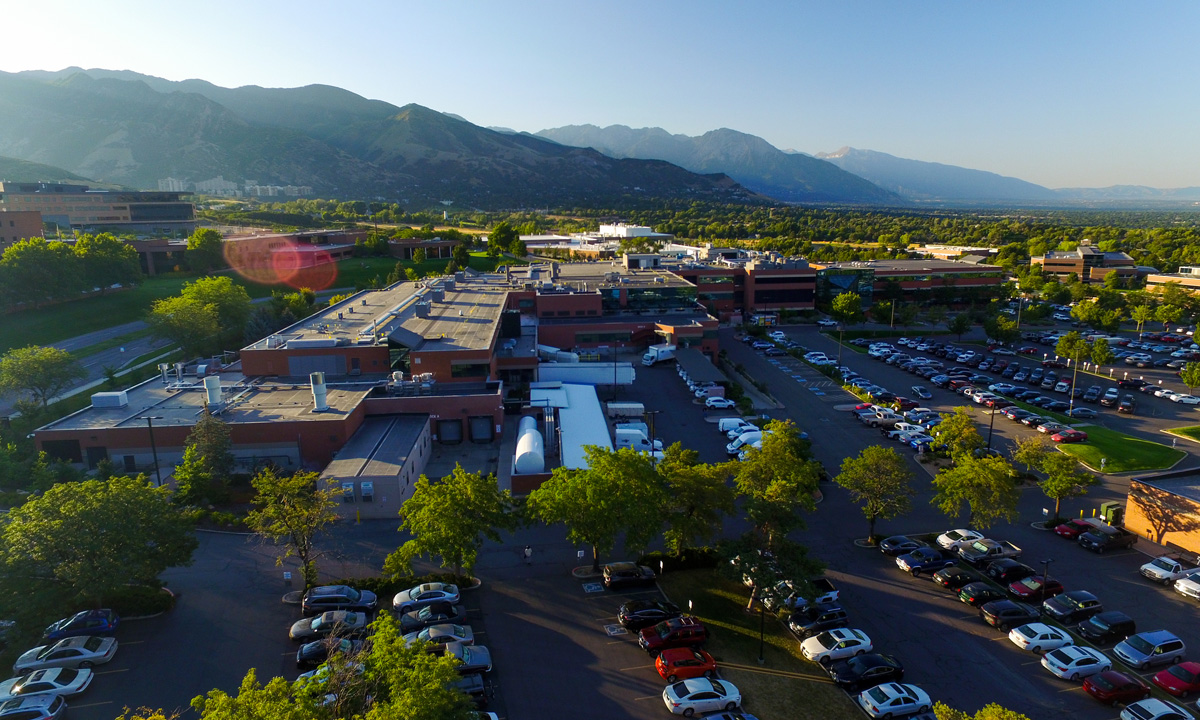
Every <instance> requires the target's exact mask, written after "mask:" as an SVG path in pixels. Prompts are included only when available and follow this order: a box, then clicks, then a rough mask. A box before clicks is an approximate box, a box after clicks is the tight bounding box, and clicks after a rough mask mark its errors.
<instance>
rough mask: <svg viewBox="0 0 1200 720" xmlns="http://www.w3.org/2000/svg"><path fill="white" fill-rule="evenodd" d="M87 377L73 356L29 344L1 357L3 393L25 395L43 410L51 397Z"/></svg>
mask: <svg viewBox="0 0 1200 720" xmlns="http://www.w3.org/2000/svg"><path fill="white" fill-rule="evenodd" d="M84 377H86V373H85V372H84V370H83V368H82V367H81V366H80V365H79V363H78V362H77V361H76V360H75V358H74V357H73V356H72V355H71V353H69V352H67V351H66V350H60V349H59V348H56V347H40V346H37V345H29V346H27V347H23V348H15V349H13V350H9V351H8V352H6V353H4V355H3V356H0V393H3V394H9V393H12V394H20V393H26V394H28V395H29V397H30V398H32V400H33V402H36V403H39V404H40V405H41V407H42V408H43V409H45V407H46V405H47V404H49V402H50V400H51V398H53V397H54V396H56V395H58V394H59V393H61V392H62V391H64V390H66V389H67V388H69V387H71V386H72V385H74V384H75V383H76V382H77V381H79V380H81V379H83V378H84Z"/></svg>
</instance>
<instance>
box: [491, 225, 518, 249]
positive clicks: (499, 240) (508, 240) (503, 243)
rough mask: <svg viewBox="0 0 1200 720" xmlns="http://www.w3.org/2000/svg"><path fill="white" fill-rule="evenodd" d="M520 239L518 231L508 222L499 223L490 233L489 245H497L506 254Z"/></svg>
mask: <svg viewBox="0 0 1200 720" xmlns="http://www.w3.org/2000/svg"><path fill="white" fill-rule="evenodd" d="M519 239H520V236H518V235H517V231H516V229H514V228H513V226H512V224H511V223H509V222H508V221H507V220H504V221H502V222H499V223H497V224H496V226H495V227H494V228H492V230H491V232H489V233H488V245H495V246H496V247H498V248H500V249H501V250H503V251H505V252H507V251H508V249H509V248H511V247H512V244H513V243H515V242H516V241H517V240H519Z"/></svg>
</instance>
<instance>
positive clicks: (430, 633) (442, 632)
mask: <svg viewBox="0 0 1200 720" xmlns="http://www.w3.org/2000/svg"><path fill="white" fill-rule="evenodd" d="M404 642H405V643H408V644H412V643H415V642H425V643H429V649H430V650H432V651H434V652H441V651H442V649H443V646H445V645H448V644H450V643H462V644H463V645H474V644H475V630H474V628H472V627H471V626H470V625H455V624H454V623H443V624H442V625H430V626H429V627H427V628H422V629H421V630H418V631H417V632H414V633H408V634H407V635H405V636H404Z"/></svg>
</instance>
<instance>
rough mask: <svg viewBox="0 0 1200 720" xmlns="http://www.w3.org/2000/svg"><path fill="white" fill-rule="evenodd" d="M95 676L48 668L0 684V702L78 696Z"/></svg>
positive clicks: (89, 671) (87, 672) (66, 669)
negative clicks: (38, 697)
mask: <svg viewBox="0 0 1200 720" xmlns="http://www.w3.org/2000/svg"><path fill="white" fill-rule="evenodd" d="M93 677H95V674H94V673H93V672H92V671H91V670H88V669H80V670H76V669H74V668H48V669H46V670H34V671H33V672H31V673H28V674H26V675H20V676H18V677H14V678H9V679H7V680H5V681H4V682H0V702H7V701H9V700H12V699H14V698H24V697H33V696H35V695H63V696H68V695H78V694H79V693H81V692H83V691H84V690H87V687H88V685H90V684H91V682H92V678H93Z"/></svg>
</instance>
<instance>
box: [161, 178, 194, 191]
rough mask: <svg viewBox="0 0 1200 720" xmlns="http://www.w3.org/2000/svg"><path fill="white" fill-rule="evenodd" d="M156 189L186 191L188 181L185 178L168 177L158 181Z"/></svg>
mask: <svg viewBox="0 0 1200 720" xmlns="http://www.w3.org/2000/svg"><path fill="white" fill-rule="evenodd" d="M158 189H159V190H161V191H163V192H187V189H188V183H187V181H186V180H180V179H179V178H173V177H168V178H163V179H162V180H159V181H158Z"/></svg>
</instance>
